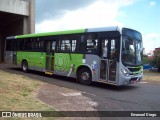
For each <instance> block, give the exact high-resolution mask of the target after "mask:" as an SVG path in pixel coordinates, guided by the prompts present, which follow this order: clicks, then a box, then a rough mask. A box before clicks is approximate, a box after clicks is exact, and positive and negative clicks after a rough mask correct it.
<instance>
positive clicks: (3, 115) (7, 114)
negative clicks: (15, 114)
mask: <svg viewBox="0 0 160 120" xmlns="http://www.w3.org/2000/svg"><path fill="white" fill-rule="evenodd" d="M2 117H12V113H11V112H2Z"/></svg>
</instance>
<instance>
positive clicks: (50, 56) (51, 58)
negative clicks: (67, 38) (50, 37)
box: [45, 41, 56, 72]
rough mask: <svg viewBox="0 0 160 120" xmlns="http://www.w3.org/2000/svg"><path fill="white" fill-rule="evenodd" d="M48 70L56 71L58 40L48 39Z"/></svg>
mask: <svg viewBox="0 0 160 120" xmlns="http://www.w3.org/2000/svg"><path fill="white" fill-rule="evenodd" d="M45 45H46V47H45V48H46V72H53V71H54V52H55V45H56V41H46V44H45Z"/></svg>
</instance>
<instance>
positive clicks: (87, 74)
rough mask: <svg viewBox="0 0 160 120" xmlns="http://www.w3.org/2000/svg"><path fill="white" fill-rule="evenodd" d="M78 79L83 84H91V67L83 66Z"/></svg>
mask: <svg viewBox="0 0 160 120" xmlns="http://www.w3.org/2000/svg"><path fill="white" fill-rule="evenodd" d="M78 80H79V82H80V83H81V84H83V85H89V84H91V82H92V74H91V71H90V69H88V68H81V69H80V70H79V72H78Z"/></svg>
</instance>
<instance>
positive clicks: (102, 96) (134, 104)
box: [0, 64, 160, 120]
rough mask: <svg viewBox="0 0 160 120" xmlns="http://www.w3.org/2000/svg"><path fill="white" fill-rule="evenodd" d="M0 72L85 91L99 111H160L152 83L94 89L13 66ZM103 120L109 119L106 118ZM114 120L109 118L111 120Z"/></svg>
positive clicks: (159, 96)
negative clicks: (27, 71) (25, 71)
mask: <svg viewBox="0 0 160 120" xmlns="http://www.w3.org/2000/svg"><path fill="white" fill-rule="evenodd" d="M0 69H1V70H4V71H7V72H10V73H16V74H21V75H25V76H27V77H30V78H33V79H38V80H40V81H43V82H45V83H48V84H53V85H57V86H60V87H65V88H69V89H74V90H78V91H81V92H82V94H83V95H84V96H87V97H89V98H91V99H92V100H93V101H95V102H96V103H97V106H95V109H97V110H98V111H160V86H159V85H153V84H150V83H136V84H133V85H129V86H122V87H115V86H111V85H105V84H100V83H93V84H92V85H91V86H85V85H81V84H79V83H76V82H75V79H71V78H66V77H59V76H48V75H45V74H44V73H42V72H36V71H30V72H29V73H23V72H22V71H21V69H19V68H16V67H10V66H9V65H4V64H0ZM101 119H102V120H103V119H104V120H105V119H106V118H104V117H102V118H101ZM110 119H113V118H107V120H110ZM114 119H116V120H119V119H123V120H130V119H133V120H152V119H153V120H158V119H159V118H152V117H147V118H144V117H140V118H137V117H134V118H126V117H124V118H117V117H115V118H114Z"/></svg>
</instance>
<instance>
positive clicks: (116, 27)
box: [16, 26, 120, 39]
mask: <svg viewBox="0 0 160 120" xmlns="http://www.w3.org/2000/svg"><path fill="white" fill-rule="evenodd" d="M119 29H120V28H119V27H118V26H113V27H99V28H88V29H77V30H65V31H56V32H46V33H35V34H26V35H18V36H16V39H19V38H31V37H43V36H44V37H45V36H52V35H61V34H76V33H89V32H104V31H118V30H119Z"/></svg>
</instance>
